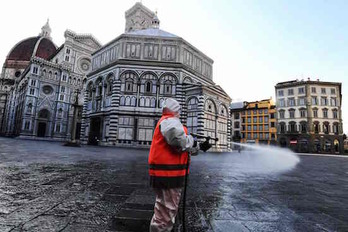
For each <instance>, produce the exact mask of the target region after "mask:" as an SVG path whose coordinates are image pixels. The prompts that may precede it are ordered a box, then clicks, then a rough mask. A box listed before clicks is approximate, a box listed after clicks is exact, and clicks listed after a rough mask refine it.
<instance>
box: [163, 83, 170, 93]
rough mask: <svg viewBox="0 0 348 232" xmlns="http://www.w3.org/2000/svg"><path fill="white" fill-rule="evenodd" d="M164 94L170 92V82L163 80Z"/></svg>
mask: <svg viewBox="0 0 348 232" xmlns="http://www.w3.org/2000/svg"><path fill="white" fill-rule="evenodd" d="M164 94H172V82H171V81H166V82H164Z"/></svg>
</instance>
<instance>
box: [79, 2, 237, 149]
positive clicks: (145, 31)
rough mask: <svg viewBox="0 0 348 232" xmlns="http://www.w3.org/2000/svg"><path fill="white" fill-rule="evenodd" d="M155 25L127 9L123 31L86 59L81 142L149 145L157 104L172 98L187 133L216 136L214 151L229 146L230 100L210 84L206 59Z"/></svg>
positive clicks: (137, 8)
mask: <svg viewBox="0 0 348 232" xmlns="http://www.w3.org/2000/svg"><path fill="white" fill-rule="evenodd" d="M159 24H160V22H159V19H158V18H157V15H156V14H155V13H154V12H152V11H150V10H149V9H148V8H146V7H145V6H143V5H142V4H141V3H136V4H135V5H134V6H133V7H132V8H131V9H130V10H128V11H127V12H126V29H125V33H123V34H121V35H120V36H118V37H117V38H115V39H114V40H112V41H111V42H109V43H107V44H106V45H105V46H103V47H102V48H100V49H98V50H97V51H96V52H94V53H93V54H92V70H91V72H90V73H89V74H88V76H87V83H86V91H85V93H84V94H85V95H84V103H83V113H82V114H83V115H82V128H81V141H82V143H85V144H99V145H113V146H130V147H148V146H150V144H151V140H152V135H153V131H154V128H155V125H156V123H157V121H158V120H159V118H160V117H161V113H162V112H161V107H162V103H163V102H164V100H165V99H166V98H175V99H176V100H178V101H179V103H180V104H181V106H182V112H181V120H182V122H183V123H184V124H185V125H186V126H187V127H188V130H189V132H190V133H197V134H201V135H207V136H211V137H214V138H218V139H219V141H218V142H217V143H216V144H215V146H214V148H215V149H216V150H227V149H229V137H230V136H229V126H230V125H229V123H230V116H229V105H230V102H231V98H230V97H229V96H228V95H227V94H226V93H225V92H224V90H223V89H222V88H221V87H220V86H218V85H216V84H215V83H214V81H213V60H212V59H211V58H209V57H208V56H207V55H205V54H204V53H202V52H201V51H200V50H198V49H197V48H195V47H194V46H192V45H191V44H190V43H188V42H187V41H185V40H184V39H183V38H181V37H179V36H176V35H174V34H171V33H169V32H166V31H164V30H161V29H160V28H159Z"/></svg>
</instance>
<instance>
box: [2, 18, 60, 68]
mask: <svg viewBox="0 0 348 232" xmlns="http://www.w3.org/2000/svg"><path fill="white" fill-rule="evenodd" d="M50 35H51V28H50V26H49V23H48V20H47V23H46V24H45V25H44V26H43V27H42V28H41V33H40V35H39V36H36V37H30V38H27V39H25V40H22V41H20V42H19V43H17V44H16V45H15V46H14V47H13V48H12V49H11V51H10V53H9V54H8V56H7V57H6V60H5V64H4V68H15V69H22V68H25V67H26V66H27V65H28V64H29V61H30V59H31V57H32V56H36V57H40V58H43V59H46V60H47V59H48V58H49V57H51V56H52V55H53V54H55V52H56V50H57V47H56V45H55V44H54V43H53V42H52V41H51V37H50Z"/></svg>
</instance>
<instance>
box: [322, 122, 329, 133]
mask: <svg viewBox="0 0 348 232" xmlns="http://www.w3.org/2000/svg"><path fill="white" fill-rule="evenodd" d="M323 132H324V133H325V134H329V133H330V124H329V123H328V122H324V124H323Z"/></svg>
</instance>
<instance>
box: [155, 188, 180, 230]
mask: <svg viewBox="0 0 348 232" xmlns="http://www.w3.org/2000/svg"><path fill="white" fill-rule="evenodd" d="M154 191H155V193H156V203H155V209H154V211H155V213H154V215H153V217H152V219H151V224H150V232H170V231H171V230H172V229H173V225H174V223H175V217H176V214H177V213H178V208H179V203H180V196H181V191H182V188H172V189H159V188H155V189H154Z"/></svg>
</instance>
